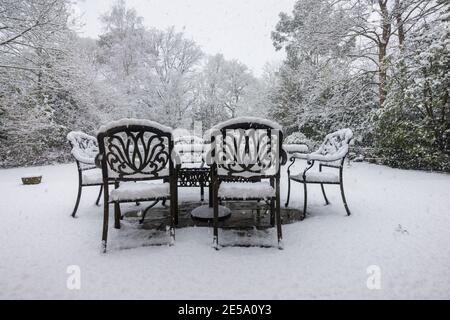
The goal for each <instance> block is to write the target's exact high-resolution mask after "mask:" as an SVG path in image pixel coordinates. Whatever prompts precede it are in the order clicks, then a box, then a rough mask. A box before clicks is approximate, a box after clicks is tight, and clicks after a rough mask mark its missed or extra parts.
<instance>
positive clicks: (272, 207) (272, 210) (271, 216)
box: [270, 199, 275, 227]
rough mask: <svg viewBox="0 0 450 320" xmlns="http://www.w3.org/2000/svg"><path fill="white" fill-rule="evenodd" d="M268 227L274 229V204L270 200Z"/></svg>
mask: <svg viewBox="0 0 450 320" xmlns="http://www.w3.org/2000/svg"><path fill="white" fill-rule="evenodd" d="M270 226H271V227H275V202H274V200H273V199H271V200H270Z"/></svg>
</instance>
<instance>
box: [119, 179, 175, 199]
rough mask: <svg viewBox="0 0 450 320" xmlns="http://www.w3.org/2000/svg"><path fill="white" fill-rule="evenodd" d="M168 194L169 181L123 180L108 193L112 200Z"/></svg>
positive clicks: (154, 197)
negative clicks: (135, 181)
mask: <svg viewBox="0 0 450 320" xmlns="http://www.w3.org/2000/svg"><path fill="white" fill-rule="evenodd" d="M168 196H170V184H169V183H146V182H138V183H134V182H124V183H121V184H120V186H119V188H117V189H114V190H112V191H111V193H110V197H111V200H112V201H130V202H132V201H135V200H139V199H160V198H165V197H168Z"/></svg>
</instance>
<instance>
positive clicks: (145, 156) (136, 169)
mask: <svg viewBox="0 0 450 320" xmlns="http://www.w3.org/2000/svg"><path fill="white" fill-rule="evenodd" d="M121 133H122V134H124V135H126V138H127V141H123V139H122V138H121V137H120V136H118V135H117V134H121ZM145 133H149V134H152V135H153V136H152V138H153V137H156V138H157V139H159V141H160V143H159V144H158V145H157V147H153V148H150V144H149V145H148V146H147V147H148V148H143V150H140V149H139V148H136V150H137V151H136V152H123V154H122V155H121V157H122V159H120V157H117V154H115V153H114V151H113V150H112V149H113V147H111V146H112V144H111V141H112V139H116V140H117V139H119V140H120V141H119V143H120V144H121V146H122V147H123V148H124V149H128V148H129V147H130V140H133V145H134V146H136V145H138V144H139V142H138V140H139V141H141V142H143V141H145V138H144V137H143V136H144V134H145ZM97 139H98V145H99V149H100V153H99V155H98V157H97V160H96V162H97V164H98V165H99V166H101V168H102V174H103V196H104V214H103V233H102V248H103V252H106V246H107V239H108V219H109V204H111V203H112V204H114V221H115V223H114V228H116V229H120V220H121V218H122V216H121V213H120V207H119V204H120V203H130V202H147V201H153V203H152V204H151V205H150V206H149V207H148V208H147V209H145V211H144V215H143V218H142V220H143V219H144V218H145V215H146V213H147V212H148V210H150V209H151V208H153V207H154V206H155V205H156V204H157V203H158V202H159V201H163V202H165V201H167V200H169V202H170V223H169V224H170V237H171V239H172V241H175V225H177V224H178V192H177V169H178V165H175V163H174V161H173V160H174V159H173V155H174V153H173V150H174V149H173V146H174V142H173V137H172V133H171V131H164V130H162V129H160V128H158V127H156V126H152V125H142V124H140V123H139V124H127V125H117V126H115V127H114V126H112V127H111V128H110V129H108V130H105V131H103V132H102V131H101V132H100V133H99V134H98V136H97ZM164 140H167V141H164ZM105 141H108V142H107V143H106V144H105ZM147 143H148V142H147ZM158 147H159V148H160V149H159V151H156V150H155V149H156V148H158ZM116 152H117V149H116ZM136 153H138V154H139V156H137V157H138V158H139V159H140V160H139V163H136ZM132 154H134V158H133V159H134V160H133V159H132V158H130V157H133V155H132ZM163 158H165V160H163V161H166V162H165V163H164V165H163V166H158V164H157V163H158V162H156V161H154V160H152V159H157V160H160V161H161V159H163ZM117 162H119V163H120V165H119V166H118V167H117V166H116V167H113V165H115V164H117ZM124 167H128V169H129V170H130V171H129V172H124V171H121V170H122V169H123V168H124ZM153 167H154V168H155V169H154V170H153V171H151V172H149V168H153ZM166 167H168V169H169V174H168V175H160V172H161V171H163V170H164V169H166ZM117 168H119V170H117ZM110 170H111V171H114V172H116V173H117V174H118V175H117V176H112V177H111V176H109V171H110ZM136 174H138V175H139V177H133V175H136ZM167 179H168V181H169V184H170V195H169V196H168V197H143V198H139V199H132V200H116V201H114V200H110V195H109V185H110V184H114V185H115V188H118V187H119V183H120V182H130V181H131V182H140V181H156V180H162V181H163V182H164V180H167ZM142 220H141V221H142ZM171 244H172V243H171Z"/></svg>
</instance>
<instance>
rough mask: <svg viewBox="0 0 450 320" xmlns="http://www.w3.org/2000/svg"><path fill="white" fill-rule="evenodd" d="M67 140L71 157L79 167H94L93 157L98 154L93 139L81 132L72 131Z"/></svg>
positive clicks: (95, 141) (96, 145) (95, 142)
mask: <svg viewBox="0 0 450 320" xmlns="http://www.w3.org/2000/svg"><path fill="white" fill-rule="evenodd" d="M67 140H69V143H70V146H71V147H72V151H71V153H72V156H73V157H74V158H75V160H76V161H77V162H78V163H79V165H80V166H82V167H83V166H86V165H88V166H90V167H93V166H94V165H95V157H96V156H97V155H98V152H99V148H98V144H97V139H96V138H95V137H93V136H90V135H88V134H86V133H84V132H81V131H72V132H70V133H69V134H68V135H67Z"/></svg>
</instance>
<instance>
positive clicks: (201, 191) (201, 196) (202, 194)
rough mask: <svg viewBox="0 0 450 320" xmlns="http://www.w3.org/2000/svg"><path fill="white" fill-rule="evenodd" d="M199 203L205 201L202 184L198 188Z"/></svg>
mask: <svg viewBox="0 0 450 320" xmlns="http://www.w3.org/2000/svg"><path fill="white" fill-rule="evenodd" d="M200 201H201V202H203V201H205V187H204V186H203V184H202V185H201V186H200Z"/></svg>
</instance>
